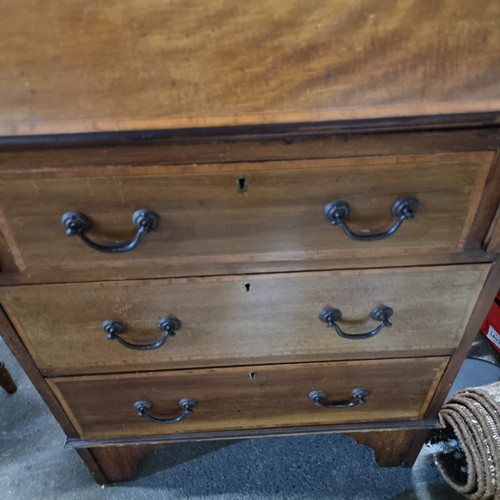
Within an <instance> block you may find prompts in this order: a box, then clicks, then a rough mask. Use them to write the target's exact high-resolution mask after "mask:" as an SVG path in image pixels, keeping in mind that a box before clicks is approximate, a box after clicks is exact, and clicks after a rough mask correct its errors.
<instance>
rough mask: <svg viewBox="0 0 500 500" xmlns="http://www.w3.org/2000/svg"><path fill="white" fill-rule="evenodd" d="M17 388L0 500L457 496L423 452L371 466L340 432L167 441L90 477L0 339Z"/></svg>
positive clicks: (7, 408)
mask: <svg viewBox="0 0 500 500" xmlns="http://www.w3.org/2000/svg"><path fill="white" fill-rule="evenodd" d="M0 360H3V361H4V362H5V363H6V366H7V368H8V369H9V371H10V372H11V374H12V376H13V378H14V379H15V381H16V383H17V385H18V390H17V392H16V393H15V394H13V395H7V394H6V393H5V392H4V391H2V390H0V498H1V499H2V500H24V499H30V500H31V499H36V500H39V499H50V500H52V499H65V500H66V499H68V500H77V499H78V500H80V499H82V500H83V499H85V500H87V499H105V500H109V499H133V500H135V499H137V500H139V499H146V498H147V499H151V498H154V499H169V500H170V499H172V500H182V499H187V498H189V499H193V500H194V499H204V500H212V499H218V500H229V499H231V500H232V499H235V500H236V499H241V500H257V499H275V500H278V499H279V500H285V499H287V500H288V499H290V500H292V499H313V498H314V499H318V500H321V499H361V500H362V499H426V500H427V499H443V498H445V499H456V498H462V497H461V496H458V495H457V494H455V493H454V492H453V491H452V490H451V489H450V488H449V487H448V486H447V485H446V484H444V482H443V480H442V479H441V477H440V475H439V473H438V471H437V469H436V467H435V466H434V463H433V460H432V455H431V454H430V452H429V451H428V452H427V453H426V452H425V451H426V450H424V452H423V453H421V455H420V457H419V459H418V461H417V463H416V465H415V466H414V467H413V468H412V469H406V468H402V467H394V468H379V467H378V466H377V465H376V463H375V462H374V459H373V454H372V451H371V450H370V449H369V448H367V447H364V446H358V445H356V444H355V442H354V440H353V439H351V438H350V437H348V436H340V435H330V436H308V437H293V438H272V439H254V440H245V441H238V442H218V443H213V442H212V443H192V444H179V445H170V446H167V447H164V448H162V449H160V450H158V451H157V453H156V454H154V455H151V456H149V457H148V458H146V459H144V461H143V462H142V463H141V464H140V467H139V473H138V476H137V479H136V480H134V481H131V482H128V483H122V484H119V485H112V486H106V487H101V486H99V485H97V484H96V483H95V482H94V480H93V479H92V477H91V476H90V473H89V472H88V471H87V469H86V467H85V466H84V465H83V462H81V460H80V458H79V457H78V455H77V454H76V452H74V451H68V450H63V449H62V446H63V444H64V434H63V432H62V431H61V429H60V428H59V426H58V425H57V423H56V422H55V420H54V418H53V417H52V415H51V414H50V413H49V411H48V409H47V408H46V406H45V405H44V403H43V402H42V400H41V398H40V397H39V396H38V393H36V391H35V389H34V388H33V386H32V385H31V383H30V382H29V380H28V379H27V378H26V376H25V375H24V373H23V372H22V370H21V368H20V367H19V365H18V364H17V362H16V361H15V360H14V358H13V357H12V355H11V354H10V352H9V351H8V349H7V348H6V346H5V344H4V343H3V340H1V339H0Z"/></svg>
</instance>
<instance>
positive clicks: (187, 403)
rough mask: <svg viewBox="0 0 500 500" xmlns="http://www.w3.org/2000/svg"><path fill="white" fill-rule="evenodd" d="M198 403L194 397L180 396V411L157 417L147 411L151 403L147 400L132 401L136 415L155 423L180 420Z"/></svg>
mask: <svg viewBox="0 0 500 500" xmlns="http://www.w3.org/2000/svg"><path fill="white" fill-rule="evenodd" d="M197 404H198V401H196V399H192V398H182V399H181V400H180V401H179V406H180V407H181V412H180V413H179V414H178V415H176V416H175V417H169V418H158V417H155V416H153V415H151V414H149V413H148V411H149V410H151V408H152V407H153V405H152V404H151V403H150V402H149V401H136V402H135V403H134V408H135V409H136V410H137V416H138V417H145V418H147V419H148V420H150V421H151V422H154V423H155V424H176V423H177V422H180V421H181V420H184V419H185V418H186V417H187V416H188V415H189V414H191V413H193V412H194V410H193V408H194V407H195V406H196V405H197Z"/></svg>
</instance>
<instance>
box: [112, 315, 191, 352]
mask: <svg viewBox="0 0 500 500" xmlns="http://www.w3.org/2000/svg"><path fill="white" fill-rule="evenodd" d="M158 327H159V328H160V329H161V330H162V331H163V335H162V336H161V338H160V339H159V340H157V341H156V342H153V343H152V344H132V343H130V342H127V341H126V340H125V339H123V338H122V337H120V335H119V334H120V333H123V332H124V331H125V328H126V326H125V325H124V324H123V323H121V322H120V321H116V320H114V319H107V320H106V321H104V322H103V324H102V329H103V330H104V331H105V332H106V335H107V337H108V339H109V340H114V339H116V340H118V342H120V344H122V345H124V346H125V347H128V348H129V349H136V350H139V351H150V350H152V349H158V348H159V347H161V346H162V345H163V344H164V343H165V342H166V341H167V339H168V338H169V337H175V332H176V331H177V330H180V329H181V328H182V322H181V321H180V320H179V319H177V318H168V317H164V318H160V321H159V322H158Z"/></svg>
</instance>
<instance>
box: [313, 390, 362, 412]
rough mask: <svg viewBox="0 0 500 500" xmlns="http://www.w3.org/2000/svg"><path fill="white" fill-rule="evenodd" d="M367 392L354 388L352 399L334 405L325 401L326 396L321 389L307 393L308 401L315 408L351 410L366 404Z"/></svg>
mask: <svg viewBox="0 0 500 500" xmlns="http://www.w3.org/2000/svg"><path fill="white" fill-rule="evenodd" d="M367 395H368V391H367V390H366V389H363V388H362V387H356V388H355V389H353V390H352V391H351V396H352V398H351V399H350V400H349V401H340V402H339V403H334V402H332V401H326V400H325V398H326V396H327V394H326V392H325V391H322V390H321V389H316V390H314V391H311V392H310V393H309V399H310V400H311V401H312V402H313V403H314V404H315V405H316V406H324V407H325V408H352V407H354V406H358V405H363V404H365V403H366V399H365V398H366V396H367Z"/></svg>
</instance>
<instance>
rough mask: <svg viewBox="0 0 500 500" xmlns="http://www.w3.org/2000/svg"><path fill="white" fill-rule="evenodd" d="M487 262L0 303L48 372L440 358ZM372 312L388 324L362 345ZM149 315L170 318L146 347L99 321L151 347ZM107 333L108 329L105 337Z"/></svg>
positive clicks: (46, 292)
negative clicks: (328, 318) (173, 327)
mask: <svg viewBox="0 0 500 500" xmlns="http://www.w3.org/2000/svg"><path fill="white" fill-rule="evenodd" d="M489 268H490V265H489V264H484V265H460V266H436V267H431V268H424V267H418V268H398V269H382V270H362V271H336V272H314V273H287V274H273V275H253V276H225V277H208V278H189V279H170V280H168V279H167V280H149V281H120V282H106V283H80V284H59V285H45V286H35V285H30V286H16V287H9V288H2V289H0V299H1V301H2V304H3V307H4V308H5V310H6V311H7V313H8V315H9V316H10V318H11V320H12V321H13V323H14V324H15V325H16V328H17V330H18V332H19V334H20V336H21V337H22V339H23V342H24V343H25V345H26V346H27V347H28V349H29V351H30V353H31V355H32V356H33V359H34V360H35V361H36V363H37V365H38V367H39V368H40V369H41V370H42V371H43V372H44V373H45V374H48V375H70V374H91V373H109V372H125V371H135V370H161V369H170V368H186V367H203V366H234V365H245V364H248V363H277V362H287V361H290V360H292V359H293V360H294V361H328V360H333V359H355V358H370V357H398V356H403V355H410V356H417V355H418V356H422V355H429V354H451V353H452V352H453V350H454V349H455V348H456V346H457V344H458V342H459V340H460V338H461V336H462V333H463V330H464V328H465V325H466V323H467V320H468V317H469V315H470V314H471V311H472V308H473V306H474V303H475V301H476V299H477V297H478V294H479V291H480V290H481V288H482V285H483V283H484V280H485V279H486V276H487V274H488V271H489ZM381 305H385V306H389V307H391V308H392V309H393V315H392V316H391V317H390V319H389V320H390V322H391V323H392V325H393V326H392V327H388V326H385V327H383V328H382V329H381V330H380V331H379V332H378V333H377V334H376V335H374V336H373V337H371V338H366V339H359V338H355V339H351V338H344V337H341V336H340V335H339V333H337V331H336V329H335V328H334V325H333V324H330V326H331V328H327V324H326V323H324V322H322V321H320V319H319V314H320V312H321V311H322V310H324V309H328V308H331V309H337V310H339V311H341V313H342V318H341V319H337V321H336V322H335V324H337V326H338V327H339V328H340V329H341V330H342V331H343V332H345V333H347V334H354V335H356V334H361V333H367V332H370V331H372V330H373V329H374V328H376V327H377V326H378V325H380V324H381V323H382V321H381V320H375V319H371V318H370V314H371V311H372V310H373V309H374V308H377V307H379V306H381ZM160 317H172V318H177V319H179V320H181V322H182V328H181V329H179V330H178V331H177V334H176V336H175V337H168V338H167V339H166V341H165V343H164V344H163V345H162V346H161V347H159V348H157V349H152V350H135V349H130V348H129V347H130V346H129V347H127V346H124V345H122V344H121V343H120V342H119V340H118V339H117V338H116V337H115V338H114V339H113V340H108V339H107V338H106V333H105V331H104V329H103V328H102V327H101V325H102V323H103V322H104V321H106V320H114V321H118V322H120V323H122V324H123V325H125V327H126V328H125V331H123V332H122V333H120V334H119V336H120V337H121V338H122V339H124V340H125V341H127V342H129V343H131V344H138V345H145V344H154V343H156V342H158V341H159V340H161V339H162V338H163V337H164V336H165V333H164V331H163V330H162V329H160V328H159V326H158V323H159V318H160ZM108 333H109V332H108Z"/></svg>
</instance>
